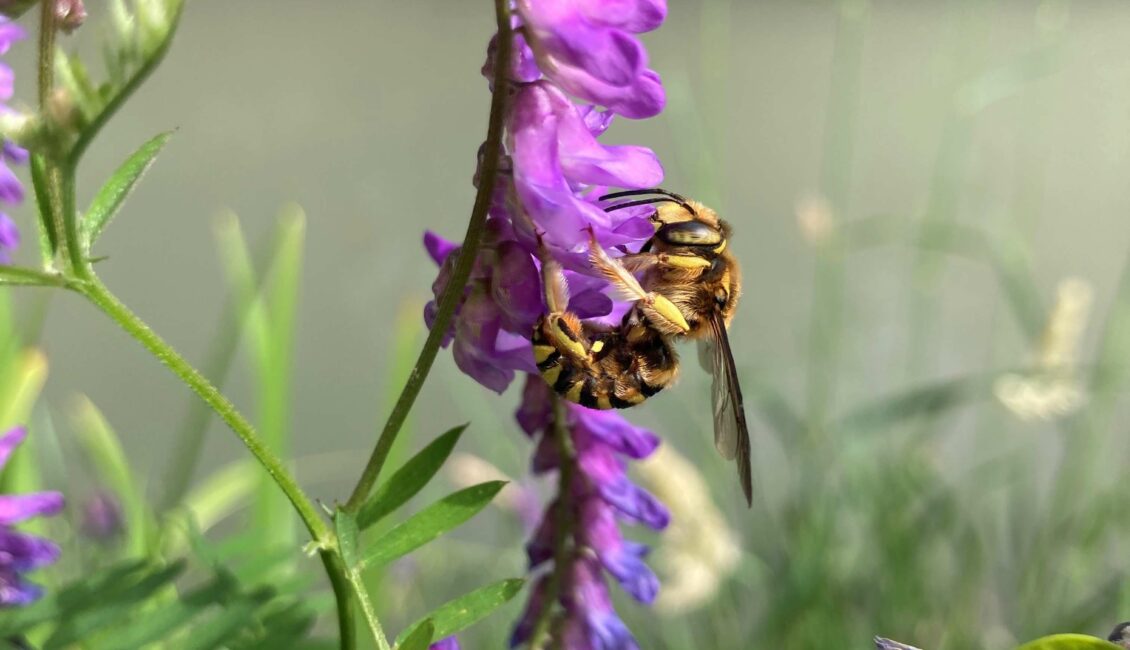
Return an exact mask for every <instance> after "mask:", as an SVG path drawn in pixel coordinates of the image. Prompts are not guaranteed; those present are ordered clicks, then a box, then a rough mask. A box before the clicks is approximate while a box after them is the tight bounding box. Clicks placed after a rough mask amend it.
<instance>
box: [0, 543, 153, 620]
mask: <svg viewBox="0 0 1130 650" xmlns="http://www.w3.org/2000/svg"><path fill="white" fill-rule="evenodd" d="M152 571H153V568H152V566H151V565H149V564H148V563H146V562H144V561H140V560H139V561H130V562H125V563H122V564H119V565H116V566H113V567H111V568H109V569H106V570H105V571H102V572H98V573H95V574H94V575H92V576H89V577H88V578H86V579H85V580H83V581H81V582H78V583H75V584H72V585H69V586H67V587H64V588H63V589H61V590H59V591H52V592H48V593H47V595H46V596H44V597H43V598H42V599H41V600H38V601H36V602H35V603H33V604H31V605H28V606H27V607H21V608H15V609H5V610H2V611H0V636H4V637H7V636H12V635H15V634H19V633H21V632H23V631H24V630H27V629H28V628H30V627H32V626H34V625H38V624H39V623H42V622H44V621H48V620H63V619H64V618H66V617H67V616H69V615H70V613H72V612H76V611H82V610H84V609H88V608H91V607H94V606H96V605H97V604H98V603H101V602H105V601H107V600H108V599H110V598H112V596H113V595H114V594H115V593H117V591H118V590H120V589H122V588H125V587H127V586H129V585H132V584H136V583H137V582H138V581H139V580H141V579H142V577H144V576H145V575H148V574H149V573H151V572H152Z"/></svg>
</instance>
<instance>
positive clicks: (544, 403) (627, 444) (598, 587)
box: [511, 377, 670, 650]
mask: <svg viewBox="0 0 1130 650" xmlns="http://www.w3.org/2000/svg"><path fill="white" fill-rule="evenodd" d="M517 418H518V422H519V424H520V425H521V426H522V428H523V430H525V432H526V433H527V434H529V435H530V436H539V435H540V439H539V441H538V446H537V451H536V452H535V454H534V463H533V466H534V471H535V472H538V473H542V472H548V471H551V470H559V471H564V470H563V468H562V464H563V462H571V463H573V468H572V469H573V470H574V471H573V473H572V474H571V480H570V483H569V485H568V486H563V488H562V493H561V494H560V495H558V499H557V501H555V502H554V503H552V504H550V505H549V507H548V508H546V511H545V515H544V517H543V519H542V523H541V525H540V526H539V527H538V529H537V531H536V532H535V533H534V537H533V539H532V540H531V541H530V543H529V544H528V545H527V546H526V552H527V554H528V556H529V559H530V567H531V569H536V568H538V567H539V566H541V565H543V564H545V563H547V562H548V561H550V560H556V561H559V562H563V565H562V566H557V567H554V571H556V574H557V575H558V576H559V577H560V578H562V579H561V580H560V583H561V584H559V585H557V587H558V591H557V598H558V600H559V602H560V604H561V605H562V607H563V611H564V615H563V616H560V617H558V620H557V624H556V628H557V633H558V634H559V635H560V636H561V638H563V639H570V638H575V639H577V641H576V642H575V643H566V644H565V647H567V648H570V649H574V648H575V649H581V648H584V649H588V648H594V649H597V650H600V649H612V648H633V647H635V641H634V640H633V639H632V636H631V633H629V632H628V629H627V628H626V627H625V626H624V624H623V623H622V622H621V621H620V619H619V618H618V617H617V616H616V612H615V611H613V609H612V604H611V600H610V598H609V594H608V588H607V587H606V586H605V583H604V580H603V578H602V576H601V570H603V571H607V572H608V573H609V574H610V575H611V576H612V577H613V578H614V579H615V580H616V581H617V582H618V583H619V584H620V586H621V587H622V588H623V589H624V591H626V592H628V594H630V595H631V596H632V597H633V598H635V599H636V600H638V601H640V602H643V603H651V602H653V601H654V600H655V597H656V595H657V593H658V591H659V580H658V578H656V576H655V573H653V572H652V570H651V569H650V568H648V566H647V565H646V564H645V563H644V561H643V558H644V556H645V555H646V554H647V550H648V549H647V547H646V546H644V545H643V544H639V543H636V542H632V541H629V540H626V539H624V538H623V536H622V535H621V534H620V529H619V527H618V525H617V520H618V519H623V520H626V521H630V522H634V523H641V524H644V525H646V526H648V527H650V528H652V529H655V530H662V529H663V528H665V527H666V526H667V523H668V521H669V519H670V516H669V514H668V512H667V509H666V508H665V507H664V506H663V505H662V504H661V503H659V501H657V500H656V499H655V497H653V496H652V495H651V494H649V493H648V492H646V491H644V490H643V489H641V488H640V487H638V486H636V485H635V484H633V483H632V482H631V481H630V480H628V477H627V474H626V473H625V471H626V465H625V462H624V459H625V458H632V459H640V458H646V457H647V456H649V455H651V453H652V452H653V451H655V449H656V447H658V446H659V438H657V437H656V436H655V434H653V433H651V432H650V431H647V430H644V429H641V428H638V427H635V426H632V425H631V424H630V423H629V422H628V421H627V420H625V419H624V418H622V417H621V416H620V415H618V414H616V413H613V412H609V411H596V410H592V409H587V408H584V407H582V406H578V405H576V404H569V405H567V406H566V408H565V421H564V422H560V423H558V422H555V421H554V413H553V408H552V404H551V396H550V390H549V387H548V386H546V384H545V382H543V381H542V380H541V378H540V377H530V378H529V379H528V380H527V382H526V387H525V391H524V393H523V395H522V405H521V407H520V409H519V411H518V414H517ZM558 427H560V428H561V429H562V430H563V431H564V432H566V433H567V434H568V436H569V446H570V447H571V454H572V458H571V459H564V460H563V458H562V453H561V449H560V442H561V441H560V440H558V439H557V435H556V434H557V432H556V429H557V428H558ZM562 526H565V528H562ZM552 575H553V574H551V573H546V574H545V575H543V576H542V577H541V578H539V579H538V581H537V584H536V586H535V587H534V591H533V593H534V595H533V597H531V599H530V602H529V604H528V605H527V607H526V611H525V613H524V614H523V615H522V619H521V620H520V621H519V623H518V626H517V627H516V628H515V630H514V634H513V636H512V638H511V645H512V646H517V645H520V644H522V643H525V642H526V641H529V640H530V637H531V635H532V634H533V633H534V631H535V628H536V627H537V624H538V621H540V620H543V619H545V618H546V616H547V614H549V613H550V612H548V611H547V609H546V608H547V607H552V603H551V602H548V599H547V596H548V595H549V594H548V593H547V592H548V590H549V588H550V586H551V581H552V579H553V578H552V577H551V576H552Z"/></svg>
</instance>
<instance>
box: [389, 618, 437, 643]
mask: <svg viewBox="0 0 1130 650" xmlns="http://www.w3.org/2000/svg"><path fill="white" fill-rule="evenodd" d="M434 635H435V626H434V625H433V624H432V621H431V619H425V620H424V621H422V622H421V623H420V624H419V625H417V626H416V627H415V628H413V629H412V632H411V633H410V634H408V635H407V636H406V637H405V638H404V640H403V641H397V643H396V649H397V650H427V647H428V645H429V644H430V643H431V642H432V640H433V639H434V638H435V636H434Z"/></svg>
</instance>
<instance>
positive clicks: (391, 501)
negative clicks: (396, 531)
mask: <svg viewBox="0 0 1130 650" xmlns="http://www.w3.org/2000/svg"><path fill="white" fill-rule="evenodd" d="M466 429H467V425H466V424H463V425H460V426H458V427H455V428H454V429H452V430H450V431H448V432H447V433H445V434H443V435H442V436H440V437H438V438H436V439H435V440H433V441H432V442H431V444H429V445H428V446H427V447H424V448H423V449H422V450H420V452H419V453H418V454H416V455H415V456H413V457H412V458H410V459H409V460H408V462H406V463H404V465H402V466H401V467H400V469H398V470H396V472H394V473H393V475H392V477H390V478H389V479H388V480H387V481H385V482H384V483H382V484H381V485H380V486H378V487H377V489H376V490H373V493H372V494H371V495H369V498H368V499H366V500H365V503H364V505H362V506H361V510H360V511H359V512H358V514H357V524H358V525H359V526H360V527H361V528H362V529H365V528H368V527H369V526H372V525H373V524H375V523H377V522H378V521H380V520H381V519H382V518H384V516H385V515H387V514H389V513H390V512H392V511H394V510H396V509H397V508H399V507H400V506H402V505H404V504H405V503H407V502H408V500H409V499H411V498H412V497H414V496H415V495H416V493H418V492H419V491H420V490H422V489H423V488H424V486H425V485H427V484H428V481H431V480H432V477H433V476H435V475H436V472H438V471H439V469H440V468H441V467H443V463H444V462H445V461H446V460H447V457H448V456H450V455H451V450H452V449H454V448H455V444H456V443H457V442H459V437H460V436H462V435H463V431H465V430H466Z"/></svg>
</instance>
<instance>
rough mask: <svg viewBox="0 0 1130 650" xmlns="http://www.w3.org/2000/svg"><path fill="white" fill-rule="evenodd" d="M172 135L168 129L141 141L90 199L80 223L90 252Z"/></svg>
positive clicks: (85, 245) (83, 243) (85, 246)
mask: <svg viewBox="0 0 1130 650" xmlns="http://www.w3.org/2000/svg"><path fill="white" fill-rule="evenodd" d="M170 137H172V132H165V133H162V134H160V135H158V136H156V137H154V138H153V139H152V140H149V141H148V142H146V143H145V144H143V145H141V147H140V148H139V149H138V150H137V151H135V152H134V153H133V155H131V156H130V157H129V158H127V159H126V161H125V162H124V163H122V166H121V167H118V169H116V170H115V171H114V173H113V174H111V175H110V178H109V180H107V181H106V183H105V184H104V185H103V186H102V189H100V190H98V194H96V195H94V200H92V201H91V202H90V207H89V208H87V210H86V215H85V216H84V217H83V219H82V221H81V222H80V225H79V239H80V243H81V245H82V248H83V250H84V251H86V252H88V253H89V252H90V247H91V246H92V245H93V244H94V242H95V241H97V240H98V237H99V236H101V235H102V231H103V230H104V229H105V228H106V226H107V225H109V224H110V222H111V221H112V220H113V219H114V217H116V216H117V214H118V210H120V209H121V207H122V204H123V203H125V200H126V198H128V197H129V195H130V192H132V191H133V188H134V187H136V186H137V183H138V181H140V180H141V177H142V175H144V174H145V172H146V171H148V169H149V168H150V167H151V166H152V165H153V162H154V161H156V160H157V154H159V153H161V149H162V148H164V146H165V143H166V142H168V141H169V138H170Z"/></svg>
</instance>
